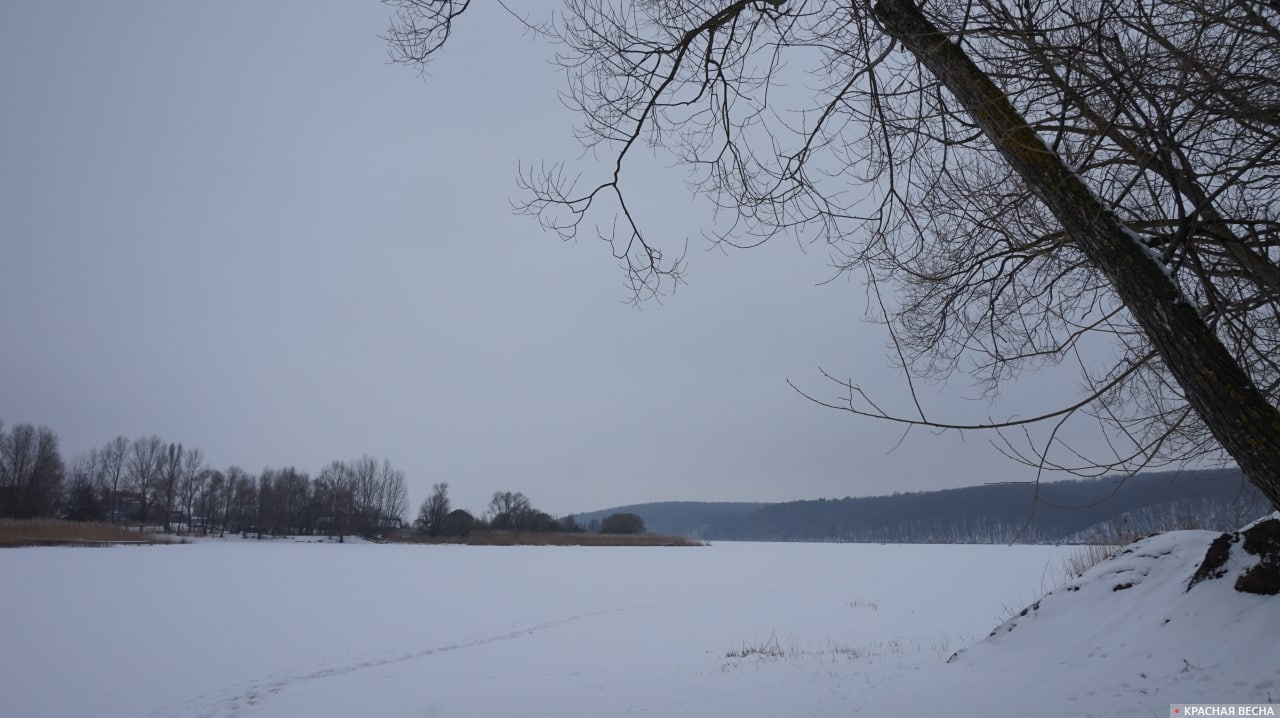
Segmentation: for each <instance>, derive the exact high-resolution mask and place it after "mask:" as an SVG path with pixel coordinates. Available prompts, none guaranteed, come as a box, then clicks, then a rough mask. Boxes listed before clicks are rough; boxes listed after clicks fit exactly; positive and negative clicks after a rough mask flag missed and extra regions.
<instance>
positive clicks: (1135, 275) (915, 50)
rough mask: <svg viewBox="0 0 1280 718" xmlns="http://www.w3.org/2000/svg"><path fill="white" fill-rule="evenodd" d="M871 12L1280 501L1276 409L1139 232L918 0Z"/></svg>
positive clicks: (1254, 477) (1244, 465) (885, 1)
mask: <svg viewBox="0 0 1280 718" xmlns="http://www.w3.org/2000/svg"><path fill="white" fill-rule="evenodd" d="M874 9H875V15H876V17H877V18H878V19H879V20H880V22H882V23H883V24H884V27H885V30H886V31H887V32H888V33H889V35H890V36H892V37H893V38H895V39H897V40H898V41H899V42H901V43H902V44H903V45H905V46H906V47H907V49H908V50H910V51H911V53H912V54H913V55H915V57H916V59H917V60H918V61H919V62H920V63H921V64H922V65H924V66H925V67H926V68H928V69H929V71H930V72H932V73H933V75H934V76H935V77H937V79H938V80H939V82H941V83H942V85H943V86H944V87H946V88H947V90H948V91H950V92H951V94H952V95H954V96H955V98H956V99H957V100H958V101H959V102H960V104H961V105H962V106H963V107H964V109H965V111H966V112H967V113H968V114H969V116H970V117H971V118H972V119H973V120H974V122H976V123H977V125H978V127H979V128H981V129H982V131H983V133H984V134H986V136H987V138H988V139H989V140H990V141H991V143H992V144H993V145H995V147H996V150H997V151H999V152H1000V154H1001V156H1003V157H1004V158H1005V160H1006V161H1007V162H1008V163H1009V164H1010V166H1011V167H1013V169H1014V170H1015V171H1016V172H1017V173H1018V174H1019V175H1020V176H1021V177H1022V180H1023V181H1024V182H1026V183H1027V186H1028V187H1029V188H1030V189H1031V191H1032V192H1033V193H1034V194H1035V195H1036V197H1038V198H1039V199H1040V201H1041V202H1044V204H1045V206H1046V207H1047V208H1048V209H1049V211H1050V212H1052V213H1053V215H1054V216H1055V217H1056V218H1057V219H1058V221H1059V222H1061V223H1062V226H1063V229H1064V230H1065V231H1066V234H1067V236H1069V237H1070V238H1071V240H1072V241H1074V242H1075V244H1076V246H1077V247H1078V248H1079V249H1080V251H1081V252H1082V253H1083V254H1084V255H1085V257H1087V258H1088V259H1089V261H1090V262H1091V263H1092V264H1093V265H1094V266H1095V267H1097V268H1098V269H1099V270H1101V271H1102V273H1103V274H1105V275H1106V276H1107V278H1108V279H1109V280H1110V281H1111V285H1112V286H1113V287H1114V288H1115V291H1116V294H1117V295H1118V296H1119V297H1120V300H1121V301H1122V302H1123V303H1124V305H1125V307H1126V308H1127V309H1128V310H1129V312H1130V313H1131V314H1132V315H1133V317H1134V319H1136V320H1137V322H1138V324H1139V326H1141V327H1142V329H1143V331H1144V332H1145V333H1146V335H1147V338H1148V339H1149V340H1150V341H1151V344H1152V345H1153V346H1154V347H1155V349H1156V351H1157V352H1158V353H1159V355H1160V358H1161V360H1162V361H1164V363H1165V365H1166V366H1168V367H1169V371H1170V372H1172V374H1173V377H1174V379H1175V380H1177V382H1178V384H1179V386H1181V387H1182V390H1183V392H1185V394H1186V397H1187V401H1188V402H1189V403H1190V404H1191V407H1192V408H1193V409H1195V411H1196V412H1197V413H1198V414H1199V415H1200V418H1201V419H1202V420H1203V421H1204V423H1205V425H1206V426H1208V427H1209V431H1210V432H1212V433H1213V436H1214V438H1215V439H1217V440H1218V442H1219V443H1220V444H1221V445H1222V447H1223V448H1224V449H1226V451H1227V453H1228V454H1230V455H1231V457H1232V458H1233V459H1235V460H1236V463H1238V464H1239V465H1240V469H1241V470H1242V471H1243V472H1244V475H1245V476H1246V477H1247V478H1248V479H1249V481H1250V482H1252V483H1253V484H1254V485H1255V486H1257V487H1258V489H1259V490H1260V491H1262V493H1263V494H1264V495H1266V497H1267V498H1268V499H1270V501H1271V504H1272V506H1274V507H1276V508H1280V411H1277V410H1276V407H1274V406H1272V404H1271V403H1270V401H1268V400H1267V397H1266V396H1264V395H1263V393H1262V392H1261V391H1259V390H1258V387H1257V386H1256V385H1255V384H1254V383H1253V380H1252V379H1250V377H1249V375H1248V374H1247V373H1246V372H1245V371H1244V369H1242V368H1241V366H1240V364H1239V363H1238V362H1237V361H1236V360H1235V358H1234V357H1232V356H1231V354H1230V352H1228V351H1227V348H1226V347H1225V346H1223V344H1222V342H1221V341H1220V340H1219V339H1218V336H1217V335H1216V334H1214V332H1213V330H1211V329H1210V328H1209V326H1208V325H1207V324H1205V322H1204V320H1203V319H1202V318H1201V317H1200V314H1199V313H1198V312H1197V311H1196V309H1195V308H1194V307H1192V306H1191V304H1190V303H1188V302H1186V301H1185V300H1184V299H1183V297H1182V294H1181V292H1180V291H1179V289H1178V287H1177V285H1175V284H1174V282H1173V280H1172V279H1171V278H1170V277H1169V276H1168V275H1166V274H1165V273H1164V271H1163V268H1162V267H1160V266H1159V265H1158V264H1157V263H1156V262H1155V261H1153V260H1152V258H1151V256H1149V255H1148V253H1147V250H1146V247H1145V246H1142V245H1141V244H1140V242H1141V240H1140V239H1138V237H1137V236H1136V235H1134V234H1133V233H1132V232H1130V231H1129V229H1128V227H1126V226H1125V225H1124V224H1123V223H1122V222H1121V221H1120V220H1119V219H1118V218H1117V217H1116V215H1115V214H1114V213H1113V212H1112V211H1111V210H1109V209H1108V208H1107V207H1106V206H1105V205H1104V204H1103V203H1102V202H1101V201H1100V200H1099V199H1098V198H1097V197H1096V196H1095V195H1094V194H1093V192H1092V191H1090V190H1089V188H1088V187H1087V186H1086V185H1085V184H1084V182H1083V181H1082V180H1081V179H1080V177H1079V176H1077V175H1076V174H1075V173H1074V172H1072V171H1071V170H1070V169H1069V168H1068V167H1067V166H1066V164H1065V163H1064V162H1063V161H1062V158H1061V157H1060V156H1059V155H1058V154H1057V153H1055V152H1053V151H1052V150H1050V149H1049V148H1048V146H1046V145H1045V143H1044V141H1043V140H1041V139H1040V136H1039V135H1037V134H1036V132H1035V130H1033V129H1031V127H1030V126H1029V125H1028V124H1027V121H1026V119H1025V118H1023V117H1022V116H1021V115H1020V114H1019V113H1018V111H1017V110H1016V109H1015V108H1014V107H1013V104H1012V103H1011V102H1010V101H1009V98H1008V97H1007V96H1006V95H1005V94H1004V92H1003V91H1002V90H1000V88H999V87H997V86H996V84H995V83H994V82H992V80H991V78H990V77H988V76H987V74H986V73H984V72H983V71H982V70H981V69H980V68H978V66H977V65H976V64H974V62H973V61H972V60H971V59H969V56H968V55H967V54H966V53H965V52H964V50H963V49H961V48H960V46H959V45H957V44H953V43H952V42H951V40H950V38H949V37H948V36H947V35H946V33H943V32H942V31H940V30H939V29H938V28H937V27H936V26H935V25H933V24H932V23H931V22H929V20H928V18H926V17H925V16H924V14H923V13H921V12H920V9H919V8H918V7H916V5H915V3H914V0H878V2H876V4H875V8H874Z"/></svg>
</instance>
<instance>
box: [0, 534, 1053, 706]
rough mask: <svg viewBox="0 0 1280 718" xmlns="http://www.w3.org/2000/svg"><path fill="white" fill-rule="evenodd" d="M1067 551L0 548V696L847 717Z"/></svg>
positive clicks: (1047, 580)
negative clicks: (0, 641)
mask: <svg viewBox="0 0 1280 718" xmlns="http://www.w3.org/2000/svg"><path fill="white" fill-rule="evenodd" d="M1069 550H1070V549H1067V548H1061V549H1058V548H1053V547H1026V546H1019V547H1006V546H898V545H887V546H880V545H866V544H765V543H740V544H738V543H720V544H716V545H713V546H709V547H704V548H581V547H563V548H560V547H467V546H403V545H377V544H355V543H352V544H305V543H292V542H286V541H265V542H255V541H248V542H241V541H235V542H202V543H196V544H192V545H185V546H151V547H118V548H104V549H76V548H30V549H15V550H8V551H3V552H0V575H3V576H5V581H4V582H3V583H0V606H2V607H3V608H4V610H3V611H2V612H0V636H3V650H2V651H0V696H4V709H3V711H0V712H2V713H3V714H4V715H13V716H50V717H52V716H66V717H68V718H83V717H85V716H160V717H168V716H210V717H226V716H299V715H307V716H351V715H378V716H414V717H422V716H473V715H474V716H481V715H483V716H601V715H633V714H640V713H648V714H651V715H661V716H709V715H726V716H735V717H741V716H808V715H813V716H849V715H856V714H859V713H861V712H862V710H863V706H865V705H866V704H867V701H869V700H872V699H873V698H875V697H876V696H877V695H889V694H892V691H893V690H896V689H897V688H900V687H902V686H904V685H910V683H911V681H912V680H915V679H916V677H917V676H918V675H919V671H920V670H921V669H922V668H923V667H930V666H932V667H939V668H946V666H944V664H943V663H942V662H943V661H945V659H946V657H947V656H949V655H950V654H951V652H953V651H955V650H957V649H959V648H961V647H963V646H965V645H969V644H972V643H973V642H974V641H976V640H978V639H981V638H982V637H984V636H986V635H987V633H988V632H989V631H990V630H991V629H992V628H993V627H994V626H996V625H997V624H998V623H1000V621H1001V620H1003V619H1005V618H1007V617H1008V616H1009V615H1011V613H1012V612H1013V611H1016V610H1020V608H1021V607H1022V606H1024V605H1026V604H1028V603H1030V602H1031V601H1033V600H1034V599H1036V598H1037V597H1038V596H1040V595H1041V594H1042V593H1043V592H1044V591H1046V590H1048V588H1049V587H1050V584H1051V583H1052V577H1053V576H1054V575H1055V574H1056V573H1057V571H1058V570H1059V569H1060V567H1061V566H1062V565H1063V559H1064V556H1065V555H1066V553H1068V552H1069ZM769 646H774V647H776V648H777V651H776V652H773V651H770V652H765V653H761V652H759V651H757V650H753V649H759V648H761V647H769ZM769 653H780V654H781V655H769ZM731 654H736V655H731ZM971 679H972V677H971ZM886 691H887V693H886ZM865 715H874V714H873V713H865Z"/></svg>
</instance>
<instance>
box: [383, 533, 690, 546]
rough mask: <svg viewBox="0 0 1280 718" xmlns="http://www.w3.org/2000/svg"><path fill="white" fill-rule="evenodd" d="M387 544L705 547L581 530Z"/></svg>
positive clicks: (677, 539)
mask: <svg viewBox="0 0 1280 718" xmlns="http://www.w3.org/2000/svg"><path fill="white" fill-rule="evenodd" d="M383 540H384V541H385V542H386V543H407V544H426V545H437V544H439V545H445V544H463V545H467V546H705V545H706V543H704V542H702V541H699V540H697V539H691V538H686V537H684V536H669V535H666V534H651V533H635V534H605V533H586V532H582V531H573V532H569V531H550V532H542V531H537V532H535V531H474V532H472V533H470V534H467V535H466V536H434V537H433V536H426V535H422V534H401V535H392V536H387V537H385V538H384V539H383Z"/></svg>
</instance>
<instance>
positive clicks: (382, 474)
mask: <svg viewBox="0 0 1280 718" xmlns="http://www.w3.org/2000/svg"><path fill="white" fill-rule="evenodd" d="M378 482H379V483H380V484H381V491H380V493H381V496H382V505H381V506H380V507H379V511H378V514H379V520H380V522H381V523H382V524H387V525H389V524H392V523H394V524H397V525H399V524H400V523H401V522H403V521H404V515H405V514H407V513H408V512H409V487H408V486H407V485H406V484H405V480H404V472H403V471H401V470H400V469H397V468H395V467H394V466H392V465H391V462H390V461H389V460H387V459H383V460H382V467H381V468H379V469H378Z"/></svg>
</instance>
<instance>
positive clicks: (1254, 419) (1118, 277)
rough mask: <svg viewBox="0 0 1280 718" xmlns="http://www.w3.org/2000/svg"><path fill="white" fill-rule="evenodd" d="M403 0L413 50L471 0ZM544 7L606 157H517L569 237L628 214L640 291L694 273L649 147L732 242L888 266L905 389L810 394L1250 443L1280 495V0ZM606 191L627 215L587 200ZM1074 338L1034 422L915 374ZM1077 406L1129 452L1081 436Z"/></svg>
mask: <svg viewBox="0 0 1280 718" xmlns="http://www.w3.org/2000/svg"><path fill="white" fill-rule="evenodd" d="M389 3H390V4H391V5H393V6H395V7H396V8H397V15H396V18H395V19H394V20H393V24H392V26H391V29H390V31H389V33H388V36H387V38H388V40H389V42H390V44H391V47H392V51H393V55H395V56H396V58H397V59H398V60H401V61H404V62H410V63H418V64H421V63H423V62H426V61H428V60H429V59H430V58H431V57H432V56H433V55H434V54H435V53H436V52H437V51H439V49H440V48H441V46H442V45H443V44H444V42H445V40H447V39H448V38H449V37H450V35H451V34H452V29H453V27H454V23H455V22H457V21H459V16H460V15H461V14H462V13H463V11H465V10H466V9H467V7H468V3H466V2H462V1H459V0H389ZM530 25H531V26H532V23H530ZM536 29H537V30H538V31H539V32H541V33H542V35H543V36H544V37H547V38H549V39H550V40H551V41H553V42H555V43H557V44H558V53H557V57H558V59H559V61H560V62H561V63H562V65H563V67H564V69H565V74H566V78H567V87H566V89H565V92H564V97H565V100H566V102H567V103H568V104H569V105H570V106H571V107H572V108H573V109H575V110H577V111H578V112H579V113H580V116H581V118H582V125H581V127H580V128H579V137H580V139H581V140H582V141H583V142H584V144H585V145H586V146H587V147H588V149H590V150H592V154H594V155H602V156H605V157H608V158H609V160H608V162H607V163H606V166H605V167H604V168H603V172H602V173H601V174H602V179H601V180H599V181H597V182H592V181H587V182H584V183H582V184H581V185H580V184H577V183H576V182H577V180H576V176H575V173H571V172H566V171H565V169H564V167H563V166H562V165H551V166H544V167H542V168H540V169H538V170H535V171H534V172H532V173H530V174H526V175H524V176H523V177H522V179H521V183H522V185H523V186H524V187H525V188H526V189H527V190H528V191H529V193H530V198H529V199H528V201H527V203H526V204H524V205H523V207H524V209H525V210H526V211H527V212H528V213H530V214H532V215H535V216H537V217H538V218H539V220H540V221H541V222H542V223H543V225H544V226H545V227H547V228H550V229H552V230H554V231H557V232H559V233H560V234H561V235H562V236H563V237H565V238H572V237H574V236H576V235H577V232H578V230H579V228H580V227H583V226H590V225H598V226H605V227H618V228H619V229H618V231H616V232H610V233H608V234H606V235H604V236H603V237H602V238H603V239H604V240H606V241H608V242H609V243H610V245H611V246H612V247H613V250H614V253H615V256H617V257H618V258H619V260H620V261H621V263H622V264H623V266H624V269H625V271H626V272H627V276H628V278H629V279H630V281H631V285H632V287H633V289H634V290H635V292H636V294H637V296H641V295H646V294H655V293H658V292H660V291H663V289H664V287H665V286H667V285H668V283H669V282H671V281H673V280H679V279H680V276H681V269H682V267H681V262H680V261H679V259H674V260H673V259H671V258H670V257H671V256H672V252H671V251H670V250H671V248H670V247H666V248H664V247H662V246H659V244H658V242H657V240H656V239H655V238H654V237H651V236H649V235H648V234H646V233H645V232H644V231H643V224H642V222H641V218H639V217H637V216H636V215H635V214H634V212H633V211H632V209H631V207H630V205H629V204H628V202H627V192H626V191H625V188H626V187H627V185H626V183H625V180H626V178H627V177H628V173H627V171H626V170H627V167H628V166H629V161H630V158H631V157H633V156H634V155H635V154H636V152H637V151H638V149H639V148H640V147H642V146H643V145H645V144H648V145H650V146H654V147H660V148H665V149H667V150H669V151H670V152H671V153H672V154H673V155H674V156H675V158H676V160H677V161H678V162H681V163H683V164H684V165H685V166H686V167H687V168H688V169H689V170H690V173H691V174H690V178H691V179H690V181H691V184H692V185H693V187H694V188H695V189H697V190H700V191H703V192H704V193H705V194H706V195H707V196H708V197H710V198H711V199H712V201H713V202H714V203H715V204H716V206H717V207H718V208H719V209H720V210H721V211H720V213H719V214H718V217H720V218H722V219H723V221H724V224H718V225H716V226H714V227H713V228H711V230H709V234H710V235H711V236H712V239H713V241H715V242H718V243H720V244H722V245H727V246H753V245H756V244H759V243H761V242H763V241H765V240H768V239H770V238H772V237H776V236H779V235H783V236H790V237H794V238H797V239H800V240H802V241H807V242H821V243H825V244H826V245H827V246H828V247H830V249H831V252H832V256H833V259H834V262H835V265H836V266H837V267H838V268H839V269H840V270H842V271H856V272H860V273H862V274H863V275H864V276H865V277H866V279H867V282H868V286H869V288H870V289H871V296H872V297H873V300H874V301H873V303H872V306H873V307H874V308H875V310H876V311H875V312H874V317H873V318H876V319H878V320H879V321H883V322H884V323H885V324H886V326H887V327H888V330H889V336H890V339H891V342H892V348H893V354H894V356H895V357H896V358H897V360H898V362H899V363H900V365H901V366H902V368H903V369H904V371H905V373H906V376H907V388H908V390H909V402H908V405H909V406H910V407H911V408H910V409H909V410H908V411H901V412H900V411H894V410H888V409H885V408H882V406H881V404H879V403H877V401H878V399H877V398H876V397H872V396H870V395H868V394H867V393H866V392H864V391H863V389H862V388H861V387H860V386H859V385H858V384H856V383H855V382H852V381H839V380H837V382H836V383H837V385H838V389H839V391H840V394H839V395H837V396H836V397H835V398H832V399H822V398H819V397H816V396H814V395H813V393H812V392H808V393H806V395H808V396H810V397H811V398H814V399H815V400H818V401H820V403H822V404H824V405H827V406H831V407H833V408H838V409H841V410H845V411H851V412H853V413H855V414H859V415H864V416H872V417H876V418H878V419H881V420H890V421H896V422H899V423H901V424H903V425H904V426H928V427H934V428H944V429H945V428H951V429H991V430H995V431H997V432H999V433H998V436H997V439H996V443H997V446H998V447H999V448H1000V449H1001V450H1002V451H1004V452H1005V453H1007V454H1008V455H1010V456H1012V457H1013V458H1015V459H1017V460H1020V461H1024V462H1026V463H1028V464H1029V465H1031V466H1033V467H1034V468H1035V469H1036V470H1037V472H1039V471H1043V470H1047V469H1056V470H1063V471H1070V472H1073V473H1080V474H1096V473H1101V472H1107V471H1112V470H1116V469H1122V470H1126V471H1135V470H1137V469H1140V468H1143V467H1146V466H1149V465H1153V464H1162V463H1182V462H1188V461H1196V460H1204V459H1218V460H1221V459H1227V458H1229V459H1231V460H1234V461H1236V462H1237V463H1238V464H1239V465H1240V467H1241V469H1242V470H1243V471H1244V472H1245V474H1246V475H1247V476H1248V478H1249V480H1250V481H1251V482H1253V483H1254V484H1255V485H1256V486H1258V488H1259V489H1260V490H1261V491H1262V492H1263V493H1264V494H1265V495H1267V496H1268V498H1269V499H1270V500H1271V501H1272V503H1273V504H1274V505H1276V506H1278V507H1280V412H1277V411H1276V408H1275V404H1276V402H1277V397H1278V396H1280V361H1277V358H1276V349H1277V347H1278V346H1280V321H1277V319H1276V317H1278V316H1280V261H1278V260H1280V209H1277V208H1280V171H1278V170H1280V119H1277V118H1278V117H1280V6H1277V5H1276V4H1274V3H1259V2H1255V1H1253V0H1208V1H1207V2H1206V1H1204V0H1169V1H1167V2H1166V1H1161V2H1155V1H1154V0H1027V1H1026V2H1017V3H1008V2H1001V1H998V0H955V1H953V2H941V3H929V4H927V5H926V6H924V7H923V8H922V7H921V6H919V5H918V4H917V3H916V2H915V0H879V1H878V2H874V3H873V2H852V3H846V2H835V1H834V0H724V1H723V2H708V1H707V0H664V2H642V1H638V0H637V1H635V2H627V1H625V0H617V1H615V0H566V2H565V5H564V12H563V13H561V14H560V15H559V17H558V18H557V20H556V21H555V22H553V23H548V24H546V25H544V26H541V27H537V28H536ZM904 49H905V50H906V51H907V52H902V50H904ZM806 74H807V77H805V75H806ZM795 79H800V80H802V81H806V84H805V86H806V87H809V88H812V91H811V92H809V93H807V94H805V95H803V96H801V95H800V94H799V93H796V92H794V91H789V90H785V89H783V85H786V84H791V83H790V81H792V80H795ZM784 103H786V104H784ZM860 187H861V189H859V188H860ZM601 212H604V213H609V212H612V213H615V214H616V216H617V217H618V219H619V221H618V222H617V223H616V224H615V223H610V222H607V221H605V222H594V221H592V222H590V223H589V224H588V225H584V224H583V222H584V221H585V220H586V218H587V217H588V216H589V215H590V214H592V213H596V214H598V213H601ZM664 249H665V250H666V251H664ZM887 289H891V291H884V290H887ZM1099 346H1103V347H1110V348H1111V351H1112V352H1113V356H1112V358H1111V359H1109V360H1107V361H1105V362H1100V361H1099V360H1098V357H1099V356H1100V352H1099V351H1098V347H1099ZM1061 363H1070V364H1074V365H1077V366H1078V367H1079V376H1080V396H1079V398H1078V400H1076V401H1073V402H1071V403H1069V404H1068V405H1066V406H1061V407H1048V408H1047V409H1046V410H1045V411H1044V412H1043V413H1042V414H1040V415H1037V416H1034V417H1030V418H1024V419H1009V420H1005V421H1001V420H998V419H990V418H986V419H983V420H982V421H978V422H967V423H966V422H955V421H949V420H943V419H938V418H936V417H934V416H932V415H931V413H930V412H929V411H927V409H926V408H925V407H924V406H923V405H922V403H921V402H920V400H919V397H918V395H917V392H916V391H915V383H914V381H915V378H920V377H923V378H927V379H931V380H938V381H945V380H947V379H948V378H949V377H952V376H954V375H955V374H957V373H966V374H968V375H969V376H971V377H972V378H973V379H974V380H976V381H977V382H978V384H979V386H981V387H982V388H983V389H984V390H985V391H986V392H987V393H988V395H989V396H990V397H992V398H994V397H996V396H998V395H999V394H1000V392H1001V390H1002V389H1003V388H1004V387H1006V386H1007V385H1008V382H1010V381H1011V380H1014V379H1016V378H1018V377H1020V376H1022V375H1024V374H1027V373H1028V372H1033V371H1035V370H1037V369H1040V368H1043V367H1045V366H1047V365H1054V364H1061ZM829 376H830V375H829ZM913 377H914V378H913ZM1078 420H1084V421H1088V422H1097V425H1098V426H1099V427H1100V428H1101V429H1102V431H1103V433H1104V436H1105V437H1106V439H1107V441H1108V442H1109V443H1108V445H1109V447H1110V449H1109V452H1108V453H1107V454H1105V455H1083V454H1082V453H1080V452H1078V451H1077V450H1076V449H1075V448H1073V447H1071V446H1069V445H1066V444H1065V443H1064V442H1063V441H1062V440H1061V439H1060V438H1059V437H1060V436H1062V435H1063V433H1064V431H1065V427H1067V426H1068V425H1069V424H1072V423H1074V422H1076V421H1078ZM1037 426H1041V427H1043V429H1039V430H1038V433H1035V432H1033V429H1034V428H1036V427H1037Z"/></svg>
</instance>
